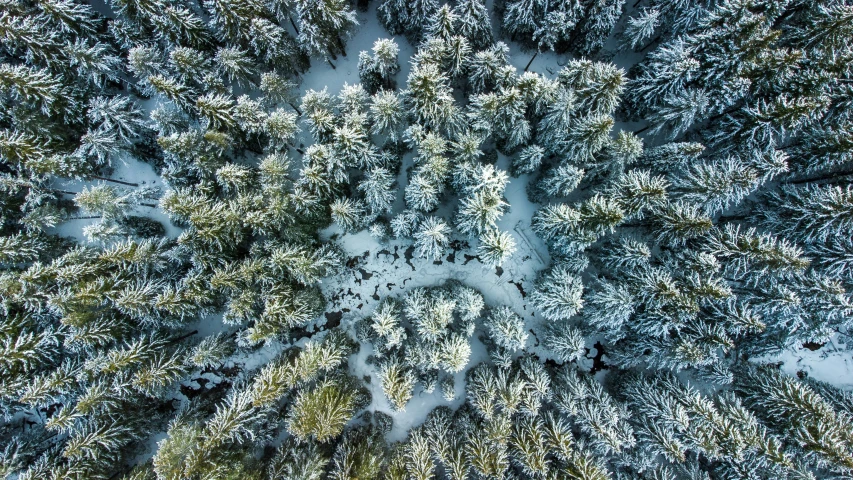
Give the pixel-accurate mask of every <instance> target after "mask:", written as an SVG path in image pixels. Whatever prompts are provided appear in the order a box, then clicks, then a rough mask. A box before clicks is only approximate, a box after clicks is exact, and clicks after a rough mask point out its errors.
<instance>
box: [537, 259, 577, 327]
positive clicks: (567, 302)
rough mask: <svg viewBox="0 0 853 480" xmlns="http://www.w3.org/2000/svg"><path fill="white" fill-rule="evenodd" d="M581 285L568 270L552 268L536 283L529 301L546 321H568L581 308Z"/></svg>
mask: <svg viewBox="0 0 853 480" xmlns="http://www.w3.org/2000/svg"><path fill="white" fill-rule="evenodd" d="M582 295H583V283H582V282H581V280H580V279H579V278H578V277H576V276H575V275H573V274H572V273H571V272H570V271H569V269H568V268H566V267H562V266H556V267H553V268H552V269H551V270H549V271H548V272H547V273H545V274H544V275H542V276H541V277H540V278H539V279H538V280H537V282H536V289H535V290H534V291H533V293H531V295H530V301H531V302H532V303H533V305H534V306H535V307H536V309H537V310H538V311H539V312H540V313H541V314H542V315H543V316H544V317H545V318H547V319H548V320H568V319H569V318H571V317H572V316H573V315H574V314H576V313H577V312H578V311H579V310H580V309H581V308H582V307H583V299H582V298H581V296H582Z"/></svg>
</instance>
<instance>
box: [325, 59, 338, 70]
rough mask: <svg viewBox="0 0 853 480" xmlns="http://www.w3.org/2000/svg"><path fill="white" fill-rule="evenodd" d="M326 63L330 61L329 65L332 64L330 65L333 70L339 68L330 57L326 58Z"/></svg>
mask: <svg viewBox="0 0 853 480" xmlns="http://www.w3.org/2000/svg"><path fill="white" fill-rule="evenodd" d="M326 63H328V64H329V66H330V67H332V70H337V68H336V67H335V64H334V63H332V61H331V60H329V59H328V58H327V59H326Z"/></svg>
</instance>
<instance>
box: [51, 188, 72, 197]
mask: <svg viewBox="0 0 853 480" xmlns="http://www.w3.org/2000/svg"><path fill="white" fill-rule="evenodd" d="M50 191H51V192H54V193H60V194H62V193H64V194H65V195H77V193H78V192H69V191H68V190H57V189H55V188H51V189H50Z"/></svg>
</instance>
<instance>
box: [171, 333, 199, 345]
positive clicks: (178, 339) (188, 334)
mask: <svg viewBox="0 0 853 480" xmlns="http://www.w3.org/2000/svg"><path fill="white" fill-rule="evenodd" d="M196 333H198V330H193V331H192V332H190V333H185V334H183V335H181V336H180V337H178V338H174V339H172V340H169V345H174V344H176V343H178V342H180V341H181V340H184V339H186V338H190V337H192V336H193V335H195V334H196Z"/></svg>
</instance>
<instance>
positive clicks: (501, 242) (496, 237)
mask: <svg viewBox="0 0 853 480" xmlns="http://www.w3.org/2000/svg"><path fill="white" fill-rule="evenodd" d="M515 250H516V246H515V240H513V238H512V235H510V234H509V233H507V232H501V231H499V230H497V229H493V230H486V231H485V232H484V233H483V234H481V235H480V246H479V247H477V256H478V258H479V259H480V261H481V262H483V263H484V264H485V265H489V266H497V267H499V266H500V265H501V264H502V263H503V262H504V260H506V259H507V258H509V257H510V256H511V255H512V254H513V253H514V252H515Z"/></svg>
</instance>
